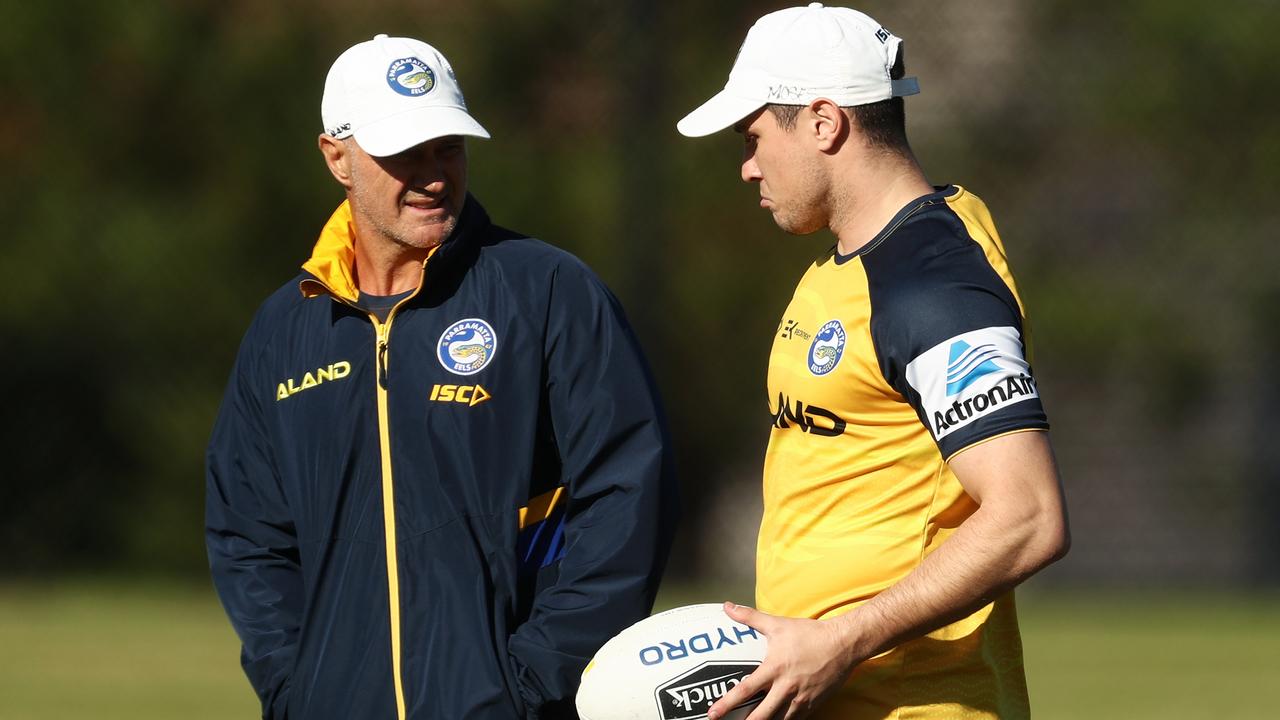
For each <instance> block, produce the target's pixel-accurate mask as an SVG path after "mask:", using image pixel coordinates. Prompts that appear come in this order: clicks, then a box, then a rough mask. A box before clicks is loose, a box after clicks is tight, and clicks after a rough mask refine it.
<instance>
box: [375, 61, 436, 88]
mask: <svg viewBox="0 0 1280 720" xmlns="http://www.w3.org/2000/svg"><path fill="white" fill-rule="evenodd" d="M387 85H390V86H391V89H392V90H395V91H396V92H398V93H400V94H401V95H405V96H408V97H418V96H419V95H426V94H427V93H429V92H431V88H434V87H435V86H436V75H435V73H433V72H431V68H429V67H427V64H426V63H424V62H422V61H421V60H419V59H418V58H416V57H407V58H400V59H399V60H396V61H395V62H393V63H391V66H390V67H388V68H387Z"/></svg>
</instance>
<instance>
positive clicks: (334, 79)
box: [320, 35, 489, 157]
mask: <svg viewBox="0 0 1280 720" xmlns="http://www.w3.org/2000/svg"><path fill="white" fill-rule="evenodd" d="M320 116H321V119H322V120H323V122H324V128H325V132H326V133H328V134H329V135H330V136H331V137H335V138H346V137H351V136H353V135H354V136H355V138H356V142H359V143H360V147H361V148H363V149H364V151H365V152H367V153H369V154H370V155H373V156H375V157H385V156H387V155H395V154H396V153H398V152H401V151H403V150H408V149H409V148H411V147H413V146H414V145H417V144H419V143H424V142H426V141H428V140H434V139H436V138H438V137H444V136H445V135H470V136H472V137H480V138H488V137H489V132H488V131H487V130H485V129H484V128H483V127H481V126H480V123H478V122H476V121H475V119H474V118H472V117H471V115H469V114H468V113H467V101H466V100H464V99H463V97H462V88H460V87H458V78H457V77H456V76H454V74H453V68H452V67H450V65H449V61H448V60H446V59H445V57H444V55H441V54H440V51H439V50H436V49H435V48H433V47H431V46H430V45H428V44H426V43H424V42H422V41H420V40H413V39H411V38H399V37H387V36H386V35H378V36H377V37H375V38H374V39H372V40H366V41H365V42H362V43H359V44H357V45H353V46H352V47H350V48H348V49H347V51H346V52H344V53H342V54H341V55H339V56H338V59H337V60H334V61H333V67H331V68H329V76H328V77H327V78H325V81H324V98H323V99H322V100H321V101H320Z"/></svg>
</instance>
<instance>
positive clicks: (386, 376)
mask: <svg viewBox="0 0 1280 720" xmlns="http://www.w3.org/2000/svg"><path fill="white" fill-rule="evenodd" d="M432 254H434V253H432ZM429 257H430V256H428V258H429ZM426 272H427V266H426V263H425V262H424V263H423V265H422V277H419V278H418V289H417V290H414V291H413V293H412V294H411V295H409V296H408V297H406V298H405V299H403V300H401V301H400V302H398V303H396V304H395V306H394V307H392V308H391V311H390V312H388V313H387V321H386V322H379V321H378V318H377V316H376V315H374V314H373V313H370V314H369V319H370V320H372V321H373V327H374V331H375V334H376V336H377V342H376V343H375V345H374V363H375V364H376V366H377V369H376V372H375V373H374V375H375V379H374V388H375V392H376V393H377V397H378V445H379V448H380V451H381V454H382V525H383V535H384V536H385V538H386V552H387V597H388V600H389V602H390V607H389V611H390V615H391V674H392V678H393V680H394V683H395V689H396V717H397V719H398V720H405V717H406V710H405V700H404V674H403V670H402V662H401V658H402V655H403V653H401V641H400V565H399V556H398V553H397V551H396V508H395V485H394V482H393V480H392V473H391V415H390V412H389V411H388V401H387V396H388V389H389V388H390V363H389V358H388V356H389V354H390V353H389V352H388V350H389V349H390V346H391V323H392V321H394V320H395V318H396V313H397V312H399V311H400V308H401V307H402V306H404V304H405V303H407V302H409V301H410V300H412V299H413V298H414V297H416V296H417V295H418V293H419V292H421V291H422V282H423V280H424V279H425V276H426Z"/></svg>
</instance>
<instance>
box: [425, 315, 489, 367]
mask: <svg viewBox="0 0 1280 720" xmlns="http://www.w3.org/2000/svg"><path fill="white" fill-rule="evenodd" d="M497 351H498V336H497V334H496V333H494V331H493V326H491V325H489V323H488V322H486V321H484V320H482V319H480V318H467V319H466V320H459V321H458V322H456V323H454V324H452V325H450V326H449V327H448V328H446V329H445V331H444V332H443V333H441V334H440V340H439V342H437V343H436V357H437V358H438V359H439V360H440V365H441V366H442V367H444V369H445V370H448V371H449V372H451V373H453V374H454V375H475V374H476V373H478V372H480V371H481V370H483V369H484V368H485V366H487V365H488V364H489V363H491V362H493V356H494V353H496V352H497Z"/></svg>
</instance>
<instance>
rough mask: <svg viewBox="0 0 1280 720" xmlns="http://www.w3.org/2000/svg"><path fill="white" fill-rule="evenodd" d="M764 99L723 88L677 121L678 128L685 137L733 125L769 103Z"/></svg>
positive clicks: (707, 133)
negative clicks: (745, 95) (743, 95)
mask: <svg viewBox="0 0 1280 720" xmlns="http://www.w3.org/2000/svg"><path fill="white" fill-rule="evenodd" d="M767 104H768V103H766V102H765V101H763V100H758V99H754V98H745V97H742V96H741V95H735V94H732V93H730V92H729V91H728V90H721V91H720V92H718V93H716V94H715V95H714V96H712V98H711V99H710V100H708V101H706V102H704V103H702V105H701V106H699V107H698V109H696V110H694V111H693V112H691V113H689V114H688V115H685V116H684V119H683V120H681V121H680V122H678V123H676V129H677V130H679V131H680V134H681V135H684V136H685V137H702V136H704V135H710V134H711V133H714V132H719V131H721V130H724V129H725V128H728V127H732V126H733V125H734V123H736V122H738V121H739V120H741V119H743V118H745V117H747V116H748V115H750V114H751V113H753V112H755V111H757V110H759V109H760V108H762V107H764V106H765V105H767Z"/></svg>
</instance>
